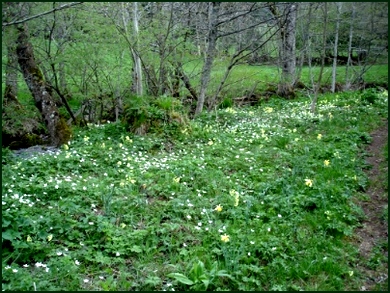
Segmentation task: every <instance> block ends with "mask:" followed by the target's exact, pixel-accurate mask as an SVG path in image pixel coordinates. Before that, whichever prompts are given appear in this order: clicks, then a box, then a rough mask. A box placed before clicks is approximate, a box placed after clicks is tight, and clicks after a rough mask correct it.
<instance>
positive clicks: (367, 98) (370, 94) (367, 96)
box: [361, 89, 378, 104]
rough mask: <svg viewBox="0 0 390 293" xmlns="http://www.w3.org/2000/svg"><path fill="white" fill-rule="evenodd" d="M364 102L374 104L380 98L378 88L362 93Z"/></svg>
mask: <svg viewBox="0 0 390 293" xmlns="http://www.w3.org/2000/svg"><path fill="white" fill-rule="evenodd" d="M361 98H362V102H363V103H365V104H374V103H375V101H376V99H377V98H378V91H377V89H368V90H365V91H364V92H363V93H362V96H361Z"/></svg>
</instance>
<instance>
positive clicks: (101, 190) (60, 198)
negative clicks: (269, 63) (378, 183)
mask: <svg viewBox="0 0 390 293" xmlns="http://www.w3.org/2000/svg"><path fill="white" fill-rule="evenodd" d="M309 108H310V100H308V99H307V98H300V99H296V100H294V101H290V102H288V101H285V100H282V99H272V100H271V101H270V102H269V103H267V104H266V105H264V106H259V107H255V108H242V109H232V108H227V109H224V110H218V111H214V112H210V113H203V114H202V115H200V116H199V117H198V118H197V119H196V120H194V121H191V122H190V123H189V124H188V126H187V129H186V130H185V131H183V133H181V134H180V135H176V136H174V137H169V138H167V137H164V136H163V135H158V134H153V135H147V136H143V137H142V136H134V135H132V134H130V133H126V131H125V127H124V126H123V125H121V124H114V123H109V124H105V125H101V126H94V125H91V126H89V128H88V129H75V131H74V133H75V135H74V137H73V139H72V141H71V142H70V143H69V145H66V146H63V147H62V148H61V150H59V151H58V153H57V154H55V155H46V156H34V157H32V158H30V159H21V158H13V157H12V156H11V155H10V154H9V152H7V151H4V150H3V156H4V157H3V170H2V179H3V184H2V194H3V198H2V225H3V230H2V231H3V233H2V238H3V244H2V246H3V247H2V248H3V249H2V276H3V278H2V285H3V287H2V289H3V290H31V291H32V290H69V291H73V290H118V291H119V290H172V289H174V290H176V291H177V290H205V289H206V288H207V290H248V291H249V290H258V291H261V290H337V291H341V290H343V289H345V288H346V284H348V288H355V289H357V288H360V287H359V286H360V284H361V276H360V275H359V273H358V270H357V269H356V268H355V267H354V264H355V263H357V259H358V251H357V247H355V246H353V245H352V244H351V243H350V242H349V241H347V240H348V239H349V237H350V236H352V235H353V229H354V228H355V227H357V226H359V225H360V221H361V220H362V219H363V217H364V215H363V214H362V211H361V209H360V208H359V207H358V206H356V205H355V204H354V202H355V200H354V199H355V198H356V197H359V193H360V192H359V190H361V189H362V188H363V189H364V187H365V186H366V184H367V178H366V175H365V173H364V172H363V171H362V167H363V166H364V164H365V163H364V158H362V157H361V156H359V155H358V154H359V150H360V149H361V147H363V146H364V145H365V144H367V143H368V142H369V141H370V137H369V135H368V133H369V132H370V131H371V130H372V129H374V128H376V127H378V126H379V123H380V121H381V119H380V118H381V117H387V92H386V93H379V94H378V98H377V99H375V102H374V103H373V104H370V105H367V104H364V103H362V102H361V94H360V93H356V92H350V93H343V94H338V95H331V94H327V95H323V96H320V97H319V105H318V113H317V114H316V115H312V114H311V113H310V112H309ZM168 143H170V144H171V145H172V147H171V148H170V150H169V151H167V148H166V145H167V144H168ZM327 163H329V164H327ZM217 207H221V208H222V209H220V208H217ZM227 239H229V241H226V240H227ZM224 240H225V241H224ZM373 261H374V260H373ZM373 264H375V262H373ZM351 284H352V285H351Z"/></svg>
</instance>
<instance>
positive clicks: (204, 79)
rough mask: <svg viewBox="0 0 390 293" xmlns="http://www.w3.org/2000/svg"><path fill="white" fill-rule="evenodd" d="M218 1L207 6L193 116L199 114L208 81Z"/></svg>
mask: <svg viewBox="0 0 390 293" xmlns="http://www.w3.org/2000/svg"><path fill="white" fill-rule="evenodd" d="M220 5H221V3H220V2H211V3H210V6H209V31H208V38H207V41H208V42H207V51H206V58H205V62H204V65H203V70H202V75H201V78H200V94H199V97H198V102H197V104H196V110H195V116H196V115H199V114H200V113H201V112H202V110H203V106H204V101H205V98H206V90H207V86H208V84H209V82H210V74H211V66H212V65H213V61H214V55H215V46H216V42H217V18H218V13H219V7H220Z"/></svg>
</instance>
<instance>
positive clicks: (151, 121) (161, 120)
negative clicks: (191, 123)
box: [123, 96, 188, 135]
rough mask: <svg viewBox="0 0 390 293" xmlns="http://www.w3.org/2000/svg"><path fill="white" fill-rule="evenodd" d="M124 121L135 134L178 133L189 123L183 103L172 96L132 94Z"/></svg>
mask: <svg viewBox="0 0 390 293" xmlns="http://www.w3.org/2000/svg"><path fill="white" fill-rule="evenodd" d="M124 109H125V110H124V118H123V121H124V123H125V124H126V125H127V128H128V129H129V130H130V131H131V132H134V133H135V134H139V135H144V134H146V133H164V134H167V132H168V133H172V134H173V133H177V132H178V130H181V127H183V126H185V125H186V124H187V123H188V118H187V116H186V114H185V112H184V108H183V105H182V104H181V102H180V101H179V100H178V99H175V98H172V97H159V98H157V99H156V98H152V97H137V96H132V97H130V98H129V100H128V101H127V102H126V104H125V107H124Z"/></svg>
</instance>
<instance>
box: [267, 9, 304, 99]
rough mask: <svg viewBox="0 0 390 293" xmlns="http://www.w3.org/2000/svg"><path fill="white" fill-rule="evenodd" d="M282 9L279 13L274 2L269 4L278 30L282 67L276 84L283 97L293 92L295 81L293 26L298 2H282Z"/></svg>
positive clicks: (294, 25)
mask: <svg viewBox="0 0 390 293" xmlns="http://www.w3.org/2000/svg"><path fill="white" fill-rule="evenodd" d="M282 5H283V7H284V10H283V13H280V11H279V9H278V7H277V6H276V3H275V2H272V3H270V4H269V7H270V11H271V13H272V14H273V15H274V17H275V18H276V22H277V25H278V27H279V31H280V39H281V45H280V51H279V56H280V61H281V67H282V76H281V81H280V83H279V85H278V94H279V95H281V96H284V97H290V96H291V95H292V94H293V89H292V87H293V85H294V83H295V69H296V58H295V27H296V21H297V8H298V3H296V2H291V3H282Z"/></svg>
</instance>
